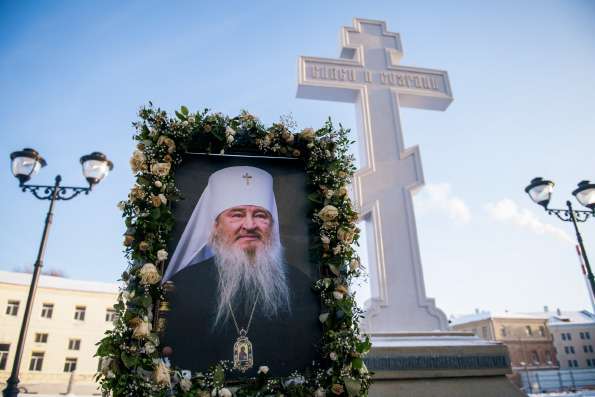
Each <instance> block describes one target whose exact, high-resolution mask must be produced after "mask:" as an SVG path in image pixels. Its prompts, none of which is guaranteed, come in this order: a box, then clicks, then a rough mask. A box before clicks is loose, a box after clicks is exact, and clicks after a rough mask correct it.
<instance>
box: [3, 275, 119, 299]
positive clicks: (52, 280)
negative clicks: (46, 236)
mask: <svg viewBox="0 0 595 397" xmlns="http://www.w3.org/2000/svg"><path fill="white" fill-rule="evenodd" d="M0 284H14V285H25V286H29V285H30V284H31V274H29V273H18V272H7V271H2V270H0ZM118 286H119V285H118V284H116V283H103V282H99V281H86V280H73V279H70V278H64V277H55V276H45V275H41V276H39V284H38V288H53V289H63V290H70V291H86V292H102V293H109V294H117V293H118Z"/></svg>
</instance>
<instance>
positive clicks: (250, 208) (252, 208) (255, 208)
mask: <svg viewBox="0 0 595 397" xmlns="http://www.w3.org/2000/svg"><path fill="white" fill-rule="evenodd" d="M260 211H262V212H264V213H266V214H267V215H268V216H270V217H272V216H271V213H270V212H269V210H267V209H266V208H264V207H261V206H259V205H236V206H234V207H230V208H228V209H226V210H225V211H223V212H222V213H221V214H225V213H229V212H242V213H246V212H260Z"/></svg>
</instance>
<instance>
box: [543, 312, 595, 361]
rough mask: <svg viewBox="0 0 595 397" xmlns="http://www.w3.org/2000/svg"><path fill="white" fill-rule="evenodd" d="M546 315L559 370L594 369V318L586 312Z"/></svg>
mask: <svg viewBox="0 0 595 397" xmlns="http://www.w3.org/2000/svg"><path fill="white" fill-rule="evenodd" d="M547 315H548V317H549V318H548V321H547V325H548V328H549V329H550V331H551V333H552V336H553V342H554V346H555V348H556V351H557V356H558V361H559V362H560V368H561V369H576V368H588V369H595V316H594V315H593V314H591V313H589V312H588V311H586V310H583V311H559V310H558V311H556V312H548V313H547Z"/></svg>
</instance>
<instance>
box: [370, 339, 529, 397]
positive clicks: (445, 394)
mask: <svg viewBox="0 0 595 397" xmlns="http://www.w3.org/2000/svg"><path fill="white" fill-rule="evenodd" d="M372 344H373V348H372V351H371V352H370V354H369V355H368V357H367V358H366V366H367V367H368V369H369V370H370V371H372V372H374V383H373V385H372V388H371V390H370V396H371V397H385V396H391V397H392V396H399V397H409V396H411V397H413V396H415V397H424V396H428V397H429V396H431V397H523V396H526V395H525V394H524V393H523V392H522V391H521V390H519V389H518V388H517V387H516V386H515V385H513V384H512V383H511V382H510V381H509V380H508V379H507V377H506V375H507V374H510V373H511V369H510V360H509V357H508V351H507V349H506V347H505V346H504V345H503V344H501V343H498V342H492V341H486V340H482V339H479V338H478V337H476V336H474V335H473V334H471V333H464V332H423V333H394V334H376V335H374V336H373V337H372Z"/></svg>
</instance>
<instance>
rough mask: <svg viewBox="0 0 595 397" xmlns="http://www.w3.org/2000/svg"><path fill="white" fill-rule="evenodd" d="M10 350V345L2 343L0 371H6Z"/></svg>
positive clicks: (0, 346)
mask: <svg viewBox="0 0 595 397" xmlns="http://www.w3.org/2000/svg"><path fill="white" fill-rule="evenodd" d="M8 350H10V345H9V344H8V343H0V370H5V369H6V361H8Z"/></svg>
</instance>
